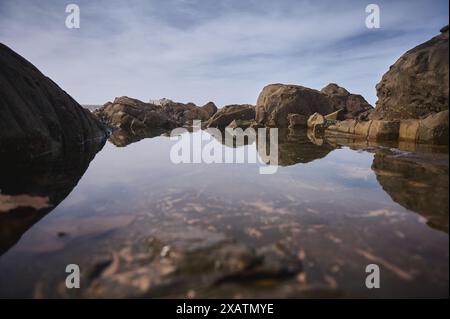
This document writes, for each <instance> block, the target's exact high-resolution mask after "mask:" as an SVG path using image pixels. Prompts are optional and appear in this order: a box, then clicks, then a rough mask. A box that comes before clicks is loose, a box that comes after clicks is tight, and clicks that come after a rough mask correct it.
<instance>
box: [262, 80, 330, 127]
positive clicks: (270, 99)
mask: <svg viewBox="0 0 450 319" xmlns="http://www.w3.org/2000/svg"><path fill="white" fill-rule="evenodd" d="M333 110H334V109H333V106H332V105H331V102H330V99H329V98H328V97H327V96H326V95H325V94H322V93H321V92H319V91H317V90H314V89H310V88H307V87H303V86H299V85H288V84H270V85H267V86H266V87H264V88H263V90H262V91H261V93H260V94H259V97H258V101H257V103H256V121H257V122H258V123H259V124H262V125H266V126H276V127H282V128H286V127H288V126H289V122H288V115H289V114H291V113H292V114H300V115H304V116H306V117H309V116H311V115H312V114H313V113H316V112H317V113H320V114H323V115H325V114H329V113H332V112H333Z"/></svg>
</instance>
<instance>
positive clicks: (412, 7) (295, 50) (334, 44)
mask: <svg viewBox="0 0 450 319" xmlns="http://www.w3.org/2000/svg"><path fill="white" fill-rule="evenodd" d="M69 3H75V4H78V5H79V7H80V10H81V28H80V29H67V28H66V27H65V20H66V16H67V13H66V12H65V7H66V5H67V4H69ZM369 3H376V4H378V5H379V6H380V9H381V28H380V29H367V28H366V26H365V18H366V15H367V14H366V12H365V8H366V6H367V4H369ZM446 24H448V0H431V1H430V0H417V1H414V0H409V1H406V0H405V1H402V0H398V1H395V0H394V1H377V0H371V1H361V0H354V1H351V0H333V1H313V0H297V1H296V0H280V1H267V0H223V1H220V0H217V1H211V0H201V1H200V0H166V1H160V0H155V1H151V0H150V1H149V0H147V1H110V0H109V1H95V0H91V1H76V0H73V1H56V0H54V1H50V0H48V1H46V0H42V1H31V0H28V1H25V0H0V42H2V43H4V44H6V45H8V46H9V47H11V48H12V49H13V50H15V51H16V52H18V53H19V54H21V55H22V56H24V57H25V58H27V59H28V60H29V61H31V62H32V63H33V64H34V65H35V66H37V67H38V68H39V69H40V70H41V71H42V72H43V73H44V74H46V75H47V76H49V77H50V78H52V79H53V80H54V81H55V82H57V83H58V84H59V85H60V86H61V87H62V88H63V89H64V90H65V91H67V92H68V93H69V94H71V95H72V96H73V97H74V98H75V99H76V100H77V101H78V102H80V103H82V104H103V103H104V102H106V101H108V100H112V99H114V97H116V96H122V95H128V96H131V97H135V98H139V99H142V100H145V101H147V100H149V99H156V98H161V97H167V98H171V99H174V100H177V101H181V102H189V101H191V102H195V103H197V104H203V103H205V102H207V101H210V100H212V101H214V102H216V104H217V105H219V106H222V105H226V104H232V103H251V104H255V103H256V99H257V96H258V94H259V92H260V91H261V89H262V88H263V87H264V86H265V85H267V84H269V83H290V84H299V85H304V86H308V87H312V88H316V89H320V88H322V87H323V86H325V85H326V84H328V83H330V82H335V83H338V84H340V85H342V86H344V87H346V88H347V89H348V90H350V91H352V92H355V93H360V94H362V95H363V96H365V97H366V99H367V100H368V101H369V102H370V103H372V104H374V103H375V101H376V91H375V85H376V83H378V82H379V80H380V79H381V76H382V75H383V73H385V72H386V71H387V70H388V69H389V66H390V65H392V64H393V63H394V62H395V61H396V60H397V59H398V57H400V55H401V54H403V53H404V52H405V51H406V50H408V49H410V48H412V47H414V46H415V45H417V44H420V43H422V42H424V41H426V40H428V39H430V38H431V37H432V36H434V35H437V34H438V33H439V29H440V28H441V27H442V26H444V25H446Z"/></svg>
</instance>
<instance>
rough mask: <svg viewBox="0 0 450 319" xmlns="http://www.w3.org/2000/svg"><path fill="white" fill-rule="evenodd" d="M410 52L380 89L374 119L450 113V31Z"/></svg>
mask: <svg viewBox="0 0 450 319" xmlns="http://www.w3.org/2000/svg"><path fill="white" fill-rule="evenodd" d="M441 31H442V33H441V34H440V35H438V36H436V37H434V38H432V39H431V40H429V41H427V42H425V43H423V44H421V45H419V46H417V47H415V48H413V49H411V50H409V51H408V52H406V53H405V54H404V55H403V56H401V57H400V59H399V60H398V61H397V62H395V64H394V65H392V66H391V67H390V69H389V71H388V72H387V73H386V74H384V76H383V78H382V80H381V82H380V83H378V85H377V95H378V102H377V104H376V109H375V111H374V112H373V114H371V118H372V119H384V120H404V119H422V118H425V117H427V116H429V115H430V114H433V113H438V112H441V111H444V110H448V90H449V88H448V81H449V77H448V73H449V64H448V57H449V51H448V41H449V38H448V32H449V31H448V27H446V28H443V29H442V30H441Z"/></svg>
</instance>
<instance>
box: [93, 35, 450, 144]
mask: <svg viewBox="0 0 450 319" xmlns="http://www.w3.org/2000/svg"><path fill="white" fill-rule="evenodd" d="M448 33H449V29H448V27H444V28H442V29H441V34H440V35H438V36H436V37H434V38H433V39H431V40H429V41H427V42H425V43H423V44H421V45H419V46H417V47H415V48H413V49H411V50H409V51H408V52H406V53H405V54H404V55H403V56H402V57H400V58H399V60H398V61H397V62H396V63H395V64H394V65H393V66H391V67H390V69H389V71H388V72H387V73H386V74H385V75H384V76H383V78H382V80H381V82H380V83H379V84H378V85H377V86H376V89H377V95H378V98H379V99H378V101H377V103H376V107H372V106H371V105H370V104H369V103H368V102H367V101H366V100H365V99H364V97H362V96H361V95H358V94H353V93H350V92H349V91H347V90H346V89H345V88H343V87H340V86H339V85H337V84H335V83H330V84H328V85H327V86H326V87H324V88H322V89H321V90H320V91H318V90H315V89H311V88H307V87H303V86H300V85H291V84H279V83H278V84H270V85H267V86H266V87H264V88H263V89H262V91H261V93H260V94H259V97H258V99H257V102H256V105H255V106H252V105H227V106H224V107H222V108H217V107H216V105H215V104H214V103H213V102H209V103H207V104H206V105H204V106H197V105H195V104H193V103H187V104H183V103H179V102H173V101H171V100H168V99H163V103H160V104H159V105H156V104H153V103H144V102H142V101H139V100H136V99H132V98H129V97H119V98H116V99H115V100H114V101H113V102H107V103H106V104H105V105H104V106H103V107H101V108H99V109H98V110H96V111H95V112H94V114H95V115H96V116H97V117H98V118H99V119H100V120H101V121H102V122H103V123H104V124H106V125H107V126H109V127H111V128H113V129H120V130H125V131H126V132H128V134H131V135H134V136H135V137H136V138H137V139H139V137H138V136H139V135H144V136H145V135H148V134H146V133H145V132H146V131H154V130H155V129H167V130H170V129H172V128H174V127H180V126H184V127H186V126H187V127H189V126H191V125H192V121H193V120H201V121H202V123H203V127H204V128H208V127H216V128H220V129H224V128H226V127H231V128H237V127H240V128H243V129H245V128H247V127H253V128H257V127H277V128H287V127H290V128H302V127H304V128H306V127H307V128H308V129H310V130H312V134H313V135H318V137H320V136H322V135H327V136H335V135H338V136H343V137H349V138H354V139H361V140H368V141H387V142H388V141H409V142H414V143H422V144H437V145H448V143H449V140H448V134H449V130H448V85H447V84H448V70H449V69H448Z"/></svg>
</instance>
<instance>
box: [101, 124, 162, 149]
mask: <svg viewBox="0 0 450 319" xmlns="http://www.w3.org/2000/svg"><path fill="white" fill-rule="evenodd" d="M164 133H167V130H166V129H160V128H154V129H142V130H135V131H130V130H122V129H117V130H114V131H113V132H112V133H111V135H110V137H109V141H110V142H111V143H113V144H114V145H115V146H117V147H124V146H127V145H129V144H132V143H136V142H139V141H140V140H143V139H144V138H152V137H156V136H160V135H162V134H164Z"/></svg>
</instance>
